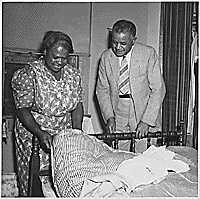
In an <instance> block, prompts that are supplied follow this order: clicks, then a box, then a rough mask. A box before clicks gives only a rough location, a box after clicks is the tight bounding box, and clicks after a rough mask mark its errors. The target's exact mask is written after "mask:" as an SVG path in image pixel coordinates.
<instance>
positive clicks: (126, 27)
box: [112, 19, 136, 37]
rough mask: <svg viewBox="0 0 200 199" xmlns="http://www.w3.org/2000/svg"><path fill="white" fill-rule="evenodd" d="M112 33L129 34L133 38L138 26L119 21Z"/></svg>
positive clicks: (129, 22)
mask: <svg viewBox="0 0 200 199" xmlns="http://www.w3.org/2000/svg"><path fill="white" fill-rule="evenodd" d="M112 32H115V33H126V32H129V33H130V34H131V35H132V36H133V37H135V35H136V26H135V24H134V23H132V22H131V21H127V20H124V19H122V20H119V21H117V22H115V23H114V25H113V28H112Z"/></svg>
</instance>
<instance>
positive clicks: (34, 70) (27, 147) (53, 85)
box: [11, 59, 82, 196]
mask: <svg viewBox="0 0 200 199" xmlns="http://www.w3.org/2000/svg"><path fill="white" fill-rule="evenodd" d="M11 84H12V88H13V96H14V101H15V106H16V109H20V108H25V107H32V109H31V113H32V115H33V117H34V118H35V120H36V122H37V123H38V124H39V125H40V126H41V129H42V130H45V131H47V132H49V133H50V134H51V135H55V134H57V133H58V132H60V131H62V130H65V129H70V128H71V114H70V111H72V110H73V109H75V108H76V106H77V104H78V103H79V102H82V88H81V78H80V72H79V71H78V70H77V69H75V68H74V67H72V66H71V65H66V66H65V67H64V68H63V69H62V70H61V78H60V80H59V81H58V80H56V78H55V77H54V76H53V75H52V74H51V73H50V72H49V70H48V69H47V68H46V66H45V65H44V61H43V59H39V60H38V61H35V62H32V63H29V65H25V67H24V68H23V69H19V70H17V71H16V72H15V73H14V75H13V78H12V82H11ZM15 144H16V156H17V168H18V183H19V190H20V194H21V195H23V196H27V191H28V173H29V160H30V155H31V147H32V134H31V133H30V132H29V131H27V130H26V129H25V128H24V127H23V125H22V124H21V123H20V121H19V120H18V119H16V122H15ZM48 165H49V155H48V154H46V153H45V152H44V151H43V150H42V149H40V169H45V168H47V167H48Z"/></svg>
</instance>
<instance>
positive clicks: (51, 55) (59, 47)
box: [45, 42, 69, 72]
mask: <svg viewBox="0 0 200 199" xmlns="http://www.w3.org/2000/svg"><path fill="white" fill-rule="evenodd" d="M68 57H69V51H68V48H67V47H66V44H64V43H63V42H58V43H56V44H54V46H53V47H52V48H50V49H49V50H48V51H47V52H46V56H45V62H46V65H47V67H48V69H50V70H51V71H53V72H59V71H60V70H61V69H62V68H63V67H64V66H65V65H66V64H67V60H68Z"/></svg>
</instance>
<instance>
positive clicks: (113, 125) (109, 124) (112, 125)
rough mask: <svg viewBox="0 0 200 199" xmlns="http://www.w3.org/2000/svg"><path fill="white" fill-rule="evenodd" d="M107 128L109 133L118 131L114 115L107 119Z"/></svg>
mask: <svg viewBox="0 0 200 199" xmlns="http://www.w3.org/2000/svg"><path fill="white" fill-rule="evenodd" d="M106 129H107V133H114V131H116V123H115V118H114V117H111V118H109V119H108V120H107V124H106Z"/></svg>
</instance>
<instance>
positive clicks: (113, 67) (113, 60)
mask: <svg viewBox="0 0 200 199" xmlns="http://www.w3.org/2000/svg"><path fill="white" fill-rule="evenodd" d="M110 56H111V59H110V62H111V63H110V66H111V70H112V72H113V75H114V78H115V80H116V83H117V85H118V81H119V68H120V66H119V58H118V57H116V56H115V54H114V53H113V52H111V55H110Z"/></svg>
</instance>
